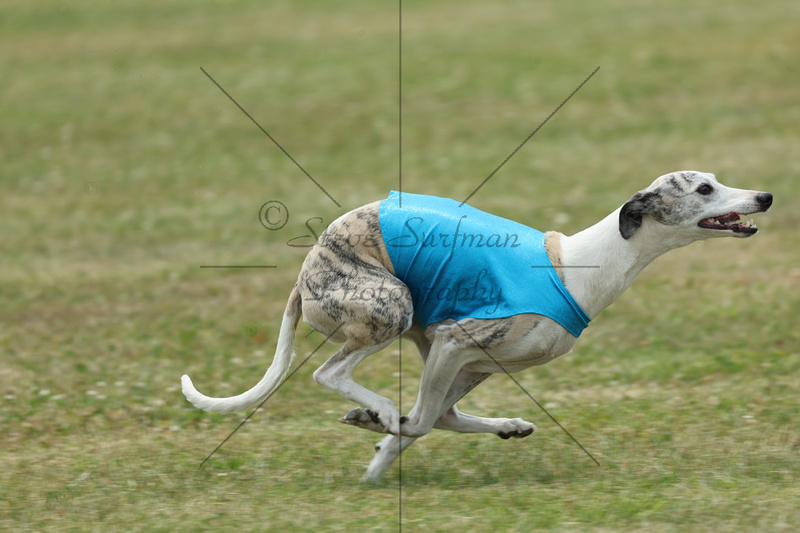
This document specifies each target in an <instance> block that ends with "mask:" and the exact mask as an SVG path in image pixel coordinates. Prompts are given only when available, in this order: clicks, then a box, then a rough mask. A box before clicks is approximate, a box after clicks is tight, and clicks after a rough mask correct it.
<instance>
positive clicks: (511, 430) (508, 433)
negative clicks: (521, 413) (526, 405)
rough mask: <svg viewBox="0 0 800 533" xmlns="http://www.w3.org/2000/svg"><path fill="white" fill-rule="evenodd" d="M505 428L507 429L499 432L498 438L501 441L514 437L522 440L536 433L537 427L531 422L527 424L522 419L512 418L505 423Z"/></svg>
mask: <svg viewBox="0 0 800 533" xmlns="http://www.w3.org/2000/svg"><path fill="white" fill-rule="evenodd" d="M503 426H505V427H503V428H502V429H501V430H500V431H498V432H497V436H498V437H500V438H501V439H510V438H512V437H513V438H515V439H522V438H525V437H527V436H528V435H530V434H531V433H533V432H534V431H536V426H534V425H533V424H531V423H530V422H525V421H524V420H522V419H521V418H510V419H508V420H506V421H505V422H504V424H503Z"/></svg>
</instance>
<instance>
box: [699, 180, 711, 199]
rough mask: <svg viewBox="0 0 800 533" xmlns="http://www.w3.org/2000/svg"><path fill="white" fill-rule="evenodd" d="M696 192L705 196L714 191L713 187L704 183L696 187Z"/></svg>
mask: <svg viewBox="0 0 800 533" xmlns="http://www.w3.org/2000/svg"><path fill="white" fill-rule="evenodd" d="M697 192H698V193H700V194H702V195H703V196H705V195H708V194H711V193H712V192H714V187H712V186H711V185H709V184H708V183H704V184H702V185H701V186H699V187H698V188H697Z"/></svg>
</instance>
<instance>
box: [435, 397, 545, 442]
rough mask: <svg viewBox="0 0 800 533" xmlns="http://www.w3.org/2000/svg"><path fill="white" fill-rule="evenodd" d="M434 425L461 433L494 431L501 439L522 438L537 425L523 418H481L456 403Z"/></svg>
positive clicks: (534, 429) (437, 427)
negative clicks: (462, 410)
mask: <svg viewBox="0 0 800 533" xmlns="http://www.w3.org/2000/svg"><path fill="white" fill-rule="evenodd" d="M433 427H434V428H436V429H445V430H448V431H457V432H459V433H494V434H495V435H497V436H498V437H500V438H501V439H508V438H511V437H514V438H517V439H521V438H523V437H527V436H528V435H530V434H531V433H533V432H534V431H536V426H535V425H533V424H532V423H530V422H526V421H525V420H522V419H521V418H481V417H479V416H473V415H468V414H466V413H462V412H461V411H459V410H458V408H457V407H456V406H455V405H454V406H453V407H451V408H450V409H449V410H448V411H447V412H446V413H445V414H443V415H442V416H441V417H439V420H437V421H436V424H434V426H433Z"/></svg>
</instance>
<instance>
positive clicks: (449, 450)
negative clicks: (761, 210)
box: [0, 0, 800, 532]
mask: <svg viewBox="0 0 800 533" xmlns="http://www.w3.org/2000/svg"><path fill="white" fill-rule="evenodd" d="M3 11H4V12H3V15H2V17H0V57H2V61H0V76H1V79H2V80H3V81H2V83H0V110H1V114H0V157H1V158H2V167H0V169H1V170H0V235H1V237H0V350H1V351H0V358H1V359H0V361H1V365H2V366H0V394H2V396H0V402H2V404H1V405H2V408H0V424H1V425H0V429H2V433H3V435H2V446H0V529H2V530H4V531H75V532H84V531H170V532H172V531H365V530H375V531H396V530H399V529H400V528H402V529H403V530H406V531H418V530H427V531H486V530H489V529H491V530H494V531H544V530H548V531H655V532H660V531H680V532H684V531H714V532H718V531H731V532H733V531H735V532H743V531H796V529H797V527H798V524H800V510H798V509H800V429H798V420H799V419H800V407H798V405H800V401H799V400H800V330H798V319H797V316H798V314H800V296H799V295H798V284H800V262H798V259H800V251H799V250H800V237H798V234H797V231H796V229H797V227H798V225H800V182H798V179H797V175H798V174H797V171H798V169H800V128H798V124H800V92H798V88H799V87H800V74H799V73H798V72H799V71H798V69H797V66H798V64H800V33H798V31H797V28H798V23H800V4H798V3H797V2H794V1H792V0H763V1H761V2H758V3H757V4H754V3H752V2H748V1H745V0H729V1H725V2H713V3H712V2H708V3H700V2H690V1H687V0H677V1H675V2H669V3H668V4H667V3H658V2H650V1H644V0H638V1H631V2H621V1H618V0H600V1H596V2H557V1H545V2H536V3H533V2H521V1H513V0H504V1H500V2H485V1H473V0H461V1H458V2H456V1H435V2H405V3H404V5H403V24H402V29H403V31H402V62H403V68H402V154H401V153H400V148H399V146H400V144H399V141H400V140H401V136H400V133H399V128H398V112H399V105H398V98H399V82H400V78H401V76H400V74H401V73H400V70H399V68H398V59H399V44H400V40H399V37H398V27H399V24H398V8H397V4H396V3H392V2H380V3H378V2H371V1H366V0H359V1H350V2H342V1H322V0H319V1H305V2H302V3H300V2H289V1H288V0H287V1H270V2H260V1H234V0H218V1H210V0H208V1H188V0H167V1H160V2H155V1H152V0H137V1H135V2H134V1H132V0H121V1H118V2H103V3H101V2H93V1H88V0H73V1H71V2H63V1H55V0H39V1H37V2H23V1H14V0H12V1H11V2H10V3H9V2H6V7H5V8H4V10H3ZM598 66H599V67H600V70H599V71H598V72H597V74H596V75H595V76H594V77H593V78H592V79H591V80H590V81H589V82H588V83H587V84H586V85H585V86H584V87H583V88H582V89H581V90H580V91H579V92H578V93H577V94H576V95H575V96H574V97H573V98H572V100H570V101H569V102H568V103H567V104H566V105H565V106H564V107H563V108H562V109H561V110H560V111H559V112H558V113H557V114H556V115H555V116H554V117H553V118H552V119H551V120H550V122H548V123H547V125H546V126H545V127H544V128H542V130H541V131H539V132H538V133H537V134H536V135H535V136H534V137H533V139H532V140H531V141H530V142H529V143H528V144H526V145H525V146H524V147H523V148H522V149H521V150H520V151H519V152H518V153H517V154H516V155H515V156H514V157H513V158H511V159H510V160H509V162H508V163H507V164H506V165H505V166H504V167H503V168H502V169H501V170H500V171H499V172H498V173H497V174H496V175H494V176H493V177H492V179H491V180H489V181H488V182H487V183H486V185H485V186H484V187H483V188H481V189H480V191H479V192H478V193H477V194H476V195H475V196H474V197H473V198H472V200H471V202H470V203H471V204H472V205H474V206H476V207H478V208H481V209H485V210H489V211H492V212H494V213H497V214H500V215H503V216H506V217H509V218H513V219H515V220H518V221H521V222H524V223H526V224H529V225H531V226H534V227H538V228H540V229H559V230H561V231H563V232H565V233H568V234H569V233H573V232H575V231H578V230H580V229H582V228H584V227H586V226H588V225H590V224H592V223H593V222H595V221H597V220H599V219H600V218H601V217H602V216H604V215H605V214H607V213H608V212H610V211H612V210H613V209H615V208H616V207H617V206H619V205H620V204H621V203H622V202H624V201H625V200H627V198H628V197H629V196H630V195H631V194H632V193H633V192H635V191H636V190H638V189H640V188H643V187H645V186H646V185H648V184H649V183H650V181H651V180H652V179H654V178H655V177H657V176H658V175H660V174H664V173H666V172H669V171H672V170H680V169H686V168H692V169H697V170H705V171H710V172H715V173H716V174H717V177H718V178H719V179H720V180H721V181H723V182H724V183H726V184H728V185H731V186H736V187H744V188H753V189H759V190H767V191H771V192H772V193H774V194H775V198H776V199H775V205H774V207H773V209H772V210H771V211H770V212H769V213H767V214H764V215H759V216H757V217H755V218H756V220H757V222H758V225H759V227H760V228H761V231H760V233H759V234H758V235H757V236H755V237H754V238H752V239H748V240H746V241H742V240H734V239H727V240H715V241H709V242H704V243H696V244H694V245H692V246H690V247H688V248H685V249H682V250H678V251H675V252H673V253H671V254H668V255H667V256H665V257H662V258H661V259H659V260H658V261H656V262H655V263H654V264H653V265H652V266H651V267H649V269H648V270H646V271H645V273H644V274H643V275H642V276H641V278H640V279H639V280H637V282H636V283H635V284H634V286H633V288H632V289H631V290H630V291H629V292H628V293H627V294H625V295H624V296H623V297H622V298H621V299H620V300H619V301H618V302H617V303H616V304H614V305H613V306H612V307H611V308H609V309H608V310H607V311H606V312H605V313H604V314H602V315H601V316H600V317H598V319H597V320H595V322H594V323H593V325H592V327H590V328H589V329H588V330H587V331H586V332H585V333H584V335H583V336H582V338H581V341H580V342H579V343H578V346H577V348H576V350H575V351H574V352H573V353H572V354H569V355H565V356H563V357H561V358H560V359H558V360H556V361H555V362H553V363H551V364H549V365H546V366H543V367H539V368H535V369H532V370H529V371H526V372H523V373H520V374H518V375H517V376H516V377H517V379H518V380H519V381H520V383H521V384H522V385H523V386H524V387H525V388H526V389H527V390H528V391H530V393H531V394H533V396H534V397H536V398H537V400H539V401H540V402H541V403H542V404H544V405H545V406H547V408H548V409H549V410H550V411H551V412H552V413H553V415H554V416H555V417H556V418H558V419H559V420H560V421H561V422H562V423H563V424H564V425H565V426H566V427H567V428H569V429H570V431H571V432H572V433H573V434H574V435H575V436H576V437H577V438H578V439H579V440H580V441H581V443H582V444H583V445H584V446H585V447H586V448H587V449H588V450H590V451H591V453H592V454H593V455H594V456H595V457H596V458H597V459H598V460H599V462H600V464H601V466H600V467H597V466H595V465H594V464H593V463H592V462H591V461H590V460H589V459H588V458H587V457H586V456H585V455H583V453H582V452H581V451H580V450H579V449H578V448H577V447H576V446H575V445H574V444H572V443H571V442H570V441H569V440H568V439H567V437H566V436H565V435H564V434H563V433H562V432H561V431H560V430H559V429H558V428H557V427H555V425H554V424H553V423H552V422H551V421H550V420H549V419H547V418H546V416H544V414H543V413H541V411H539V410H538V408H537V407H536V406H535V405H534V404H533V403H532V402H531V401H530V400H529V399H528V398H527V397H526V396H525V394H524V393H523V392H522V391H520V390H519V389H518V388H517V387H516V386H515V385H514V384H513V383H512V382H511V381H510V380H509V379H508V378H507V377H504V376H495V377H494V378H492V379H490V380H488V381H487V382H486V383H485V384H483V385H481V387H480V388H478V389H477V390H476V391H475V392H474V393H473V394H472V395H470V396H469V397H467V398H466V399H465V400H464V401H463V402H462V403H461V404H460V405H461V407H462V409H463V410H464V411H467V412H474V413H476V414H481V415H484V416H520V417H523V418H526V419H528V420H531V421H534V422H536V423H537V425H538V426H539V428H540V431H539V432H538V433H536V434H535V435H534V436H532V437H530V438H528V439H524V440H520V441H514V442H511V441H501V440H499V439H497V438H494V437H491V436H486V435H475V436H473V435H456V434H451V433H444V432H433V433H432V434H430V435H428V436H426V437H425V438H424V439H421V440H420V441H419V442H418V443H417V444H415V446H414V447H412V448H411V449H410V450H409V451H408V453H407V454H405V455H404V457H403V461H402V469H398V467H397V466H395V467H394V468H393V469H392V470H391V471H390V473H389V475H388V476H387V478H386V479H385V480H384V481H383V482H381V483H380V484H378V485H377V486H365V485H362V484H361V483H359V481H358V480H359V478H360V476H361V474H362V473H363V469H364V467H365V466H366V464H367V463H368V461H369V459H370V458H371V456H372V447H373V445H374V443H375V442H377V441H378V440H379V436H377V435H373V434H370V433H367V432H364V431H358V430H356V429H353V428H348V427H346V426H343V425H341V424H338V423H337V422H336V418H338V417H339V416H341V415H343V414H344V413H346V412H347V411H348V410H349V409H350V408H352V407H353V405H352V404H350V403H349V402H347V401H345V400H343V399H342V398H340V397H338V396H337V395H335V394H334V393H332V392H330V391H328V390H326V389H323V388H322V387H319V386H317V385H316V384H314V382H313V380H312V378H311V373H312V372H313V370H314V369H315V368H316V366H317V365H319V364H320V363H321V362H322V361H323V360H324V359H325V358H326V357H328V356H330V355H331V354H332V353H333V352H334V351H335V349H336V347H335V346H333V345H326V346H323V347H322V348H320V350H319V353H318V354H317V355H315V357H314V358H313V359H312V360H311V361H310V362H309V363H308V364H307V365H305V366H303V367H302V368H301V369H300V370H299V371H298V372H297V374H296V375H294V377H292V379H291V380H290V381H288V382H287V383H286V384H285V386H284V387H283V388H282V389H281V390H280V391H279V392H278V394H277V395H276V396H275V397H274V398H273V399H272V400H271V401H270V402H269V403H268V404H267V405H266V406H265V407H264V408H263V409H262V410H260V411H259V412H257V413H256V414H255V415H254V417H253V419H252V421H251V422H250V423H248V424H247V425H245V426H244V427H243V428H242V429H241V430H240V431H239V432H238V433H237V434H236V435H235V436H234V437H233V438H232V439H231V441H230V442H228V443H227V444H226V445H225V446H224V447H223V448H222V449H221V450H220V451H219V452H218V453H217V454H216V455H214V457H212V458H211V459H210V460H209V462H208V463H207V464H206V465H205V466H203V467H202V468H201V467H199V465H200V462H201V461H202V460H203V458H205V457H206V456H207V455H208V454H209V453H210V452H211V451H212V450H213V449H214V447H215V446H216V445H217V444H218V443H219V442H220V441H221V440H222V439H223V438H225V437H226V436H227V435H228V434H229V433H230V432H231V431H232V430H233V429H234V427H235V426H236V424H237V423H238V421H239V420H240V419H241V417H237V416H222V415H211V414H207V413H203V412H200V411H198V410H196V409H194V408H193V407H192V406H191V405H189V404H188V403H187V402H186V401H185V399H184V398H183V395H182V394H181V392H180V383H179V379H180V376H181V374H183V373H184V372H186V373H189V374H190V375H191V376H192V377H193V378H194V380H195V383H196V384H197V386H198V388H199V389H200V390H201V391H203V392H206V393H209V394H212V395H230V394H234V393H238V392H240V391H243V390H245V389H246V388H249V387H250V386H252V385H253V383H255V382H256V381H257V380H258V379H259V378H260V376H261V375H262V373H263V371H264V370H265V368H266V367H267V365H268V364H269V362H270V361H271V358H272V354H273V351H274V348H275V342H276V337H277V333H278V324H279V320H280V316H281V313H282V310H283V307H284V305H285V301H286V298H287V296H288V294H289V291H290V289H291V286H292V284H293V283H294V279H295V277H296V274H297V271H298V269H299V267H300V264H301V262H302V259H303V257H304V255H305V253H306V252H307V250H308V249H307V248H304V247H296V246H289V245H287V242H289V241H291V243H292V244H301V245H307V244H308V243H310V242H311V241H312V240H313V237H312V236H311V235H312V233H311V230H313V231H314V232H316V233H318V232H319V231H321V230H322V229H323V228H324V226H325V225H326V224H328V223H329V222H331V221H332V220H333V219H335V218H336V217H338V216H339V215H341V214H342V213H344V212H345V211H347V210H349V209H352V208H354V207H356V206H359V205H361V204H364V203H367V202H368V201H373V200H375V199H379V198H382V197H384V196H385V194H386V193H387V191H388V190H389V189H392V188H397V186H398V179H399V177H400V169H399V168H400V164H399V163H400V161H401V159H402V180H403V189H404V190H407V191H412V192H425V193H430V194H438V195H443V196H452V197H456V198H463V197H466V196H467V195H468V194H469V193H470V192H472V191H473V190H474V189H475V187H477V186H478V185H479V184H480V183H481V181H482V180H483V179H484V178H486V177H487V176H488V175H489V174H490V173H491V172H492V171H493V170H494V169H495V167H497V165H499V164H500V163H501V162H502V161H503V160H504V159H505V158H506V157H507V156H508V154H509V153H511V151H512V150H513V149H514V148H516V147H517V146H518V145H519V143H520V142H521V141H522V140H523V139H524V138H525V137H526V136H527V135H528V134H530V132H531V131H532V130H533V129H534V128H535V127H536V126H537V125H538V124H539V123H540V122H541V121H542V120H544V119H545V117H547V116H548V115H549V114H550V113H551V112H552V111H553V109H555V108H556V106H557V105H558V104H560V103H561V102H562V101H563V100H564V98H566V96H567V95H569V94H570V93H571V92H572V91H573V90H574V89H575V88H576V87H577V86H578V84H579V83H580V82H581V81H583V80H584V79H585V78H586V77H587V76H588V75H589V74H590V73H591V72H592V71H593V70H594V69H595V68H596V67H598ZM201 67H202V68H203V69H205V71H206V72H207V73H208V74H209V75H210V76H212V77H213V78H214V79H215V80H216V81H217V82H218V83H219V84H220V85H221V86H223V87H224V88H225V89H226V90H227V91H228V92H229V93H230V95H231V96H233V97H234V98H235V99H236V100H237V101H238V102H239V103H240V104H241V105H242V106H243V107H244V108H245V109H246V110H247V111H248V112H249V113H250V114H251V115H252V117H253V118H254V119H256V120H257V121H258V122H259V123H260V124H261V125H262V126H263V127H264V128H265V129H266V130H267V131H268V132H269V133H270V134H271V135H273V137H274V138H275V139H276V140H277V141H278V142H279V143H280V144H281V145H282V146H283V147H284V148H285V149H286V150H287V151H288V152H289V153H290V154H291V155H292V156H293V157H294V158H295V159H296V161H297V162H298V163H299V164H300V165H301V166H302V167H303V168H304V169H305V171H307V172H308V174H309V175H310V176H311V177H313V179H314V180H316V181H317V182H318V183H319V184H320V186H321V187H322V188H324V189H325V191H327V193H328V195H329V196H328V195H326V194H325V193H323V191H322V190H320V188H318V187H317V186H316V185H315V184H314V183H313V182H312V181H311V180H310V179H309V178H308V177H307V176H306V175H305V174H304V173H303V172H302V171H301V170H300V169H298V168H297V166H295V164H294V163H293V162H292V161H291V160H290V159H289V158H287V157H286V156H285V155H284V154H283V153H282V152H281V151H280V150H279V149H278V148H277V147H276V146H275V145H274V144H273V143H272V142H271V141H270V140H269V139H268V138H267V137H266V136H265V135H264V134H263V133H262V132H261V131H259V129H258V128H257V127H256V126H255V125H254V124H253V123H252V122H251V121H250V120H249V119H248V118H247V117H246V116H245V115H244V114H243V113H242V112H241V111H240V110H239V109H237V108H236V107H235V106H234V105H233V104H232V103H231V101H230V100H228V99H227V98H226V96H225V95H224V94H223V93H222V92H221V91H220V90H219V89H218V88H217V87H216V86H215V85H214V84H213V83H212V81H211V80H210V79H209V78H208V77H207V76H206V75H205V74H204V73H203V72H202V71H201V70H200V69H201ZM268 201H280V202H282V203H283V204H285V206H286V207H287V208H288V210H289V213H290V216H289V218H288V221H287V224H286V226H285V227H283V228H282V229H280V230H276V231H268V230H266V229H265V228H264V227H263V226H262V225H261V224H260V223H259V208H260V207H261V206H262V205H263V204H264V203H266V202H268ZM337 203H338V204H339V205H338V206H337ZM309 227H310V228H311V230H309ZM292 239H295V240H292ZM203 265H274V266H275V267H276V268H274V269H207V268H200V267H201V266H203ZM322 340H323V339H322V337H321V336H320V335H319V334H317V333H312V332H311V330H310V329H309V328H308V327H307V326H305V325H301V328H300V330H299V334H298V343H297V352H298V355H299V357H298V359H297V361H298V362H299V361H301V360H302V358H304V357H305V356H307V355H308V354H309V353H311V352H312V351H313V350H314V349H315V348H316V347H317V346H318V345H319V344H320V343H321V342H322ZM400 364H401V354H400V350H399V347H398V346H396V345H395V346H394V347H392V348H390V349H388V350H387V351H386V352H385V353H384V354H382V355H378V356H375V357H373V358H372V359H371V360H370V361H368V362H367V363H365V364H364V365H363V368H361V369H360V373H359V374H358V376H357V378H358V379H359V380H360V381H361V382H362V383H364V384H365V385H367V386H368V387H369V388H371V389H373V390H376V391H379V392H381V393H382V394H385V395H387V396H388V397H390V398H393V399H395V401H396V402H402V405H403V406H404V409H406V410H407V409H408V408H410V406H411V405H412V403H413V400H414V398H415V395H416V390H415V387H416V384H417V380H418V376H419V372H420V366H421V365H420V363H419V361H418V358H417V356H416V354H415V353H414V351H413V350H412V349H411V348H410V346H409V345H407V344H404V345H403V347H402V370H401V368H400ZM400 372H402V374H401V375H402V390H400V388H399V387H398V377H399V376H400Z"/></svg>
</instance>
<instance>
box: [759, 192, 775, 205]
mask: <svg viewBox="0 0 800 533" xmlns="http://www.w3.org/2000/svg"><path fill="white" fill-rule="evenodd" d="M756 201H757V202H758V203H760V204H761V205H762V206H764V209H767V208H769V206H771V205H772V193H768V192H760V193H758V194H757V195H756Z"/></svg>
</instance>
